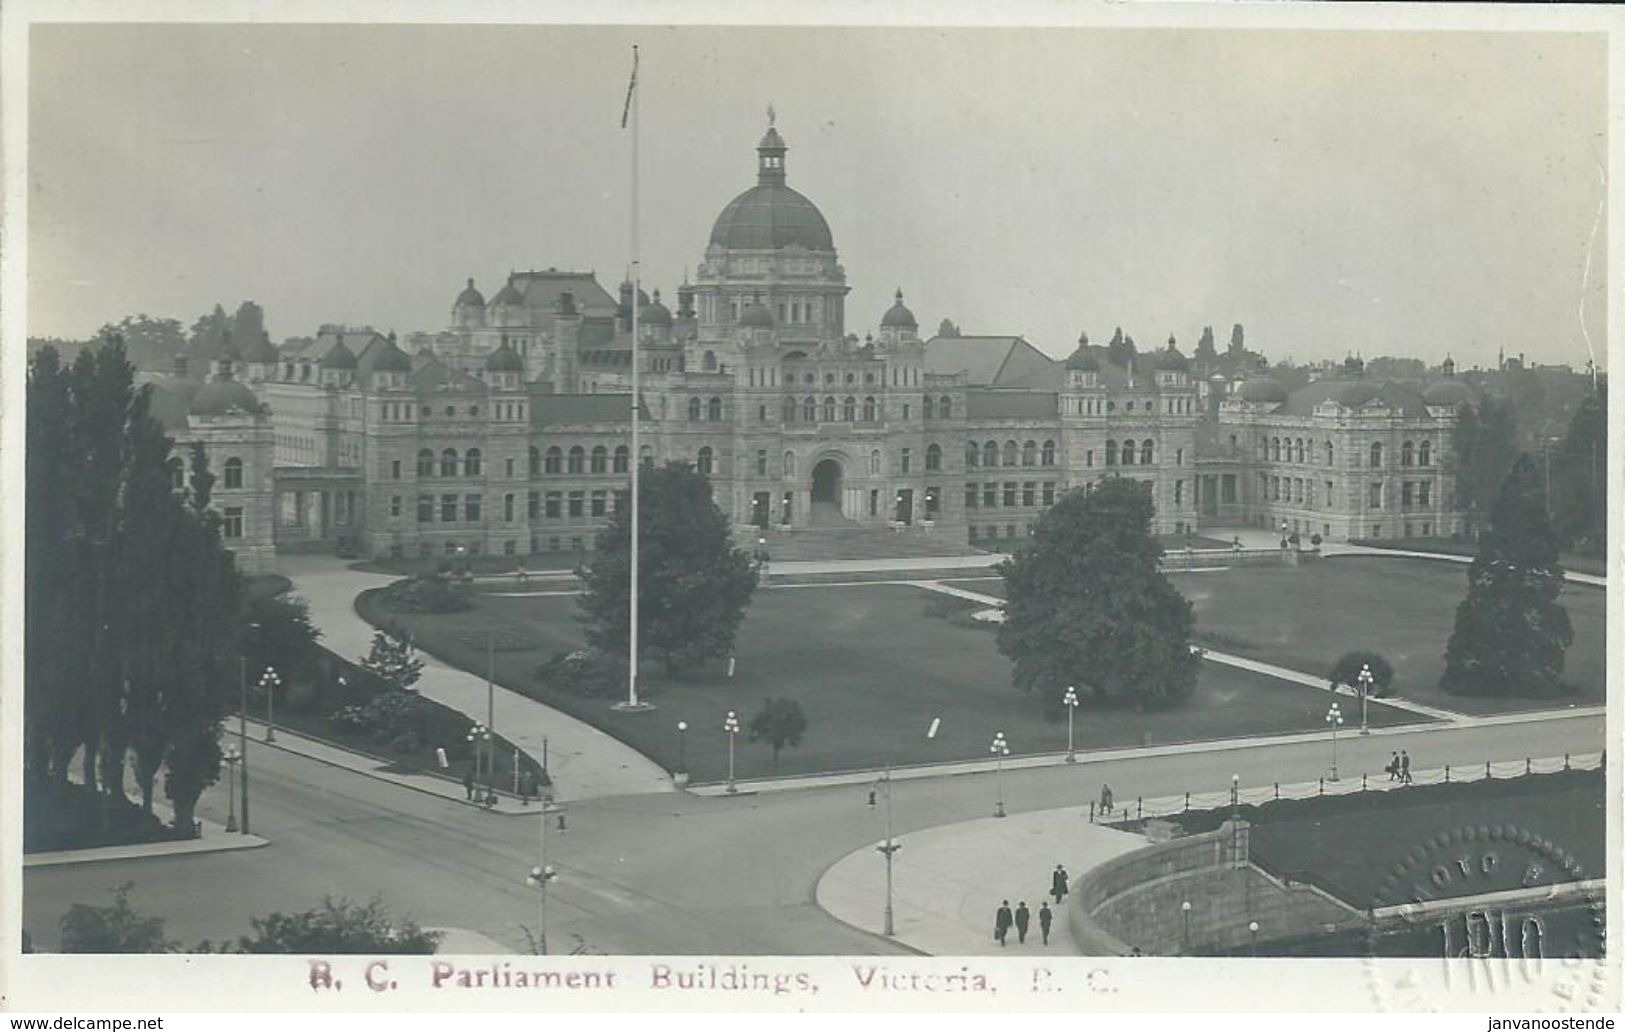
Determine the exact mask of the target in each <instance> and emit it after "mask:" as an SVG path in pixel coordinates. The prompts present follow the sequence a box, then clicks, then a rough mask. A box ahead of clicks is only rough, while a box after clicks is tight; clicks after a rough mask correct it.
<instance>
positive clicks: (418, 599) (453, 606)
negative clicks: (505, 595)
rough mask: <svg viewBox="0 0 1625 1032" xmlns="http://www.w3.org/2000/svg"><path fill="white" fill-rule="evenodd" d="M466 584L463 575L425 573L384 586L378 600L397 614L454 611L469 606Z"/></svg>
mask: <svg viewBox="0 0 1625 1032" xmlns="http://www.w3.org/2000/svg"><path fill="white" fill-rule="evenodd" d="M468 596H469V584H468V582H467V581H466V580H464V579H462V578H455V577H448V576H445V575H444V574H425V575H421V576H417V577H408V578H406V579H405V580H399V581H396V582H395V583H393V584H391V585H389V586H388V587H386V588H384V589H383V590H382V591H381V593H380V595H379V599H380V601H382V602H383V604H384V608H386V609H389V610H392V611H394V612H397V613H455V612H460V611H462V610H464V609H468V608H469V607H470V606H471V604H472V603H470V602H469V599H468Z"/></svg>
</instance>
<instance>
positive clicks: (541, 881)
mask: <svg viewBox="0 0 1625 1032" xmlns="http://www.w3.org/2000/svg"><path fill="white" fill-rule="evenodd" d="M563 812H564V808H563V807H561V806H559V807H552V808H551V809H550V808H549V799H548V797H547V796H543V797H542V809H541V812H540V813H538V814H537V815H536V818H537V822H538V824H539V825H540V828H539V830H538V831H537V832H536V866H535V867H532V868H531V869H530V874H529V875H527V876H526V877H525V884H527V885H529V886H530V887H531V888H533V889H535V890H536V953H537V955H539V956H546V955H547V883H548V882H550V881H552V880H553V879H554V878H557V877H558V872H556V871H554V870H553V868H552V866H551V865H550V864H548V862H547V818H548V817H549V816H551V815H552V814H555V813H558V814H562V813H563ZM561 819H562V818H561Z"/></svg>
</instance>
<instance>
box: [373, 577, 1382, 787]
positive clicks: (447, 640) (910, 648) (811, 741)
mask: <svg viewBox="0 0 1625 1032" xmlns="http://www.w3.org/2000/svg"><path fill="white" fill-rule="evenodd" d="M942 598H943V596H941V595H938V594H933V593H929V592H926V591H924V590H922V589H919V588H915V587H909V586H904V585H896V584H890V585H888V584H875V585H862V586H842V587H825V586H807V587H794V588H789V587H783V588H768V589H765V590H762V591H760V592H758V594H757V596H756V599H755V601H754V602H753V603H752V605H751V609H750V611H749V614H748V616H747V618H746V621H745V624H744V626H743V627H742V629H741V632H740V637H739V648H738V652H737V656H736V658H737V664H736V668H735V676H734V677H733V678H732V679H729V678H728V677H727V676H726V672H725V669H724V668H723V667H722V666H721V665H720V664H719V665H717V666H716V667H710V668H706V669H704V670H701V671H697V672H695V673H694V674H692V675H689V676H687V677H684V678H681V679H678V680H671V679H667V678H664V677H661V676H659V674H658V672H657V670H656V667H655V665H654V664H649V665H648V667H647V668H646V670H645V672H644V674H643V676H642V677H640V679H639V684H640V688H641V691H642V693H643V694H644V695H646V696H647V697H649V698H650V699H651V700H652V701H654V702H655V703H656V704H657V705H658V706H659V709H658V710H656V711H655V712H652V713H642V714H630V715H628V714H620V713H615V712H614V711H612V710H611V709H610V708H609V706H608V704H607V702H606V701H605V700H601V699H589V698H582V697H579V696H571V695H563V694H558V693H543V692H542V691H541V689H540V688H538V686H537V682H536V680H535V678H534V670H535V667H536V666H537V664H539V663H540V662H542V661H544V660H546V659H548V658H549V657H550V656H551V655H552V654H553V653H554V652H556V651H558V650H561V649H572V648H576V647H578V646H579V645H580V643H581V642H582V640H583V637H582V632H581V626H580V624H579V623H578V622H577V621H576V618H575V615H576V611H577V610H576V603H575V599H574V598H572V597H559V596H554V597H530V598H516V597H502V596H495V595H478V596H476V597H475V606H476V608H475V609H473V610H470V611H468V612H462V613H452V614H445V615H439V616H418V615H398V616H396V619H400V620H401V622H402V623H404V624H406V625H407V626H409V627H410V628H411V630H412V632H413V635H414V637H415V639H416V641H417V644H418V645H419V646H420V647H421V648H423V649H425V650H427V651H429V652H432V653H434V654H436V655H438V656H440V657H442V658H443V659H446V660H447V661H449V662H451V663H453V664H456V665H458V666H462V667H464V668H466V669H473V670H483V669H484V666H485V651H484V648H483V644H482V643H483V640H484V637H483V635H484V633H485V632H486V631H487V630H488V629H494V630H496V631H498V632H500V633H501V635H502V637H503V638H504V639H505V640H507V641H508V643H509V644H510V645H524V646H528V647H524V648H509V649H507V650H504V651H498V652H497V653H496V655H495V662H496V676H497V680H498V681H500V682H501V683H502V684H504V685H506V686H508V687H510V688H515V689H518V690H521V691H529V692H530V693H531V694H534V695H536V696H537V697H538V698H542V699H543V700H544V701H546V702H548V703H549V704H551V705H555V706H557V707H558V708H560V709H563V710H565V711H566V712H569V713H571V714H573V715H576V716H578V717H581V718H582V719H584V720H586V721H588V722H589V723H592V724H594V725H596V726H598V727H601V728H604V729H605V730H607V731H609V732H610V733H611V734H614V735H615V736H616V737H619V738H621V739H623V740H625V741H627V742H628V743H630V744H631V745H633V746H634V747H635V748H637V749H639V750H641V751H643V752H644V753H646V754H647V755H649V756H650V757H652V758H653V759H654V760H655V761H656V762H658V763H660V764H662V765H663V766H666V767H667V768H668V769H669V768H673V767H675V766H676V763H677V752H678V748H679V746H678V741H677V731H676V725H677V722H678V721H679V720H685V721H687V722H688V724H689V731H688V732H687V735H686V742H685V743H684V750H685V753H686V759H687V766H688V768H689V770H690V771H691V772H692V774H693V776H694V778H695V780H696V781H718V780H721V779H723V778H725V777H726V775H727V748H728V746H727V736H726V735H725V734H724V733H723V731H722V724H723V719H724V717H725V716H726V714H727V712H728V711H729V710H730V709H732V710H736V711H738V713H739V715H740V719H741V720H742V721H748V719H749V717H750V715H751V714H752V713H753V712H754V711H755V710H756V708H757V707H759V706H760V705H761V702H762V700H763V699H764V698H765V697H767V696H770V695H773V696H785V697H789V698H793V699H796V700H798V701H799V702H800V703H801V705H802V707H803V708H804V709H805V711H806V714H807V720H808V732H807V736H806V739H805V741H804V742H803V743H802V745H801V746H800V747H799V748H791V749H788V750H786V751H785V752H784V754H783V755H782V756H781V757H780V761H779V765H778V768H777V773H779V774H801V773H811V772H817V771H834V770H850V769H861V768H872V767H877V766H880V765H882V764H884V763H886V762H887V761H888V760H890V761H891V762H895V763H898V764H911V763H929V762H937V761H944V760H961V759H985V758H986V757H987V756H988V746H989V743H990V742H991V740H992V738H993V734H994V732H995V731H1001V730H1002V731H1004V733H1005V735H1006V737H1007V738H1008V740H1009V743H1010V748H1011V751H1012V752H1013V753H1015V754H1024V753H1036V752H1058V751H1061V750H1064V749H1065V748H1066V722H1065V719H1064V718H1062V719H1059V720H1056V721H1054V722H1050V721H1047V720H1045V719H1044V717H1043V715H1042V714H1041V712H1040V709H1039V706H1038V704H1037V702H1036V701H1035V700H1033V699H1032V698H1031V697H1028V696H1024V695H1022V694H1020V693H1018V692H1017V691H1016V690H1015V689H1014V688H1012V687H1011V685H1010V664H1009V662H1008V661H1007V660H1006V659H1004V657H1002V656H1000V655H999V654H998V652H997V650H996V649H995V647H994V639H993V635H992V634H991V633H989V632H987V631H984V630H979V629H967V628H964V627H960V626H957V625H956V624H955V623H953V622H951V621H950V620H949V619H945V618H943V617H941V616H934V615H928V609H929V610H933V611H936V612H940V611H942V609H943V607H942V606H941V605H940V604H938V605H935V606H933V603H937V602H939V600H941V599H942ZM371 605H372V603H371V601H370V599H367V598H366V597H364V598H363V601H362V602H361V603H360V608H361V611H362V613H363V615H365V616H369V617H371V616H375V615H376V614H373V613H372V612H370V609H371ZM471 642H473V643H475V644H470V643H471ZM1325 708H1326V696H1325V694H1324V693H1322V692H1320V691H1318V690H1315V689H1310V688H1303V687H1299V686H1294V685H1291V684H1287V683H1284V682H1281V681H1278V680H1275V679H1272V678H1259V677H1256V676H1254V675H1251V674H1248V673H1246V672H1244V671H1239V670H1234V669H1232V668H1228V667H1223V666H1219V665H1217V664H1204V666H1203V669H1202V673H1201V680H1200V682H1199V684H1198V686H1197V689H1196V692H1195V694H1194V696H1193V697H1192V698H1191V699H1190V700H1189V701H1187V702H1186V703H1184V704H1182V705H1178V706H1175V707H1173V708H1171V709H1167V710H1159V711H1152V712H1147V713H1136V712H1135V711H1134V710H1133V709H1132V708H1130V707H1113V708H1101V707H1098V706H1095V705H1091V704H1086V705H1085V706H1084V707H1081V708H1080V709H1079V711H1078V714H1077V722H1076V741H1077V744H1078V747H1079V748H1103V747H1109V746H1124V745H1141V744H1158V743H1171V742H1184V741H1194V740H1202V739H1212V738H1226V737H1235V736H1242V735H1253V734H1269V733H1286V732H1293V731H1307V730H1320V729H1321V727H1322V723H1323V718H1324V715H1325ZM936 717H941V718H942V726H941V730H940V732H939V733H938V735H937V737H936V739H935V740H929V741H928V740H927V739H926V738H925V731H926V728H927V726H928V725H929V724H930V723H931V721H932V719H933V718H936ZM1411 719H1414V718H1413V717H1412V715H1411V714H1408V713H1403V712H1400V711H1395V710H1391V709H1388V708H1386V707H1375V708H1373V710H1372V722H1373V723H1374V724H1378V725H1383V724H1391V723H1400V722H1406V721H1409V720H1411ZM736 747H737V752H736V770H737V774H738V776H739V777H741V778H748V777H763V776H770V775H772V774H774V773H775V769H774V767H773V764H772V758H771V752H770V750H769V749H768V748H767V747H766V746H765V745H761V744H755V743H750V742H748V741H747V740H746V738H745V736H744V735H741V736H740V737H739V739H738V741H737V743H736Z"/></svg>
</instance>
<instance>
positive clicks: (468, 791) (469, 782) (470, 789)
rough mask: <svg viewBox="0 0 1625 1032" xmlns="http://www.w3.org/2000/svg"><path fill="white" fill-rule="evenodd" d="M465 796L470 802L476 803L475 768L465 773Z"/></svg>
mask: <svg viewBox="0 0 1625 1032" xmlns="http://www.w3.org/2000/svg"><path fill="white" fill-rule="evenodd" d="M463 794H464V795H465V796H467V797H468V801H469V802H471V803H472V802H473V801H474V768H473V767H470V768H469V769H467V770H465V771H463Z"/></svg>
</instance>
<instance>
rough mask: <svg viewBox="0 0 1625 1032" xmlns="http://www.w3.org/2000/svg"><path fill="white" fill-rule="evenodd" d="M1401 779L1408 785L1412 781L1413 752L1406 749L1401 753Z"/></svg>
mask: <svg viewBox="0 0 1625 1032" xmlns="http://www.w3.org/2000/svg"><path fill="white" fill-rule="evenodd" d="M1399 780H1400V781H1401V782H1402V783H1403V784H1406V785H1408V784H1410V783H1411V754H1410V753H1409V752H1407V751H1404V750H1401V751H1400V754H1399Z"/></svg>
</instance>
